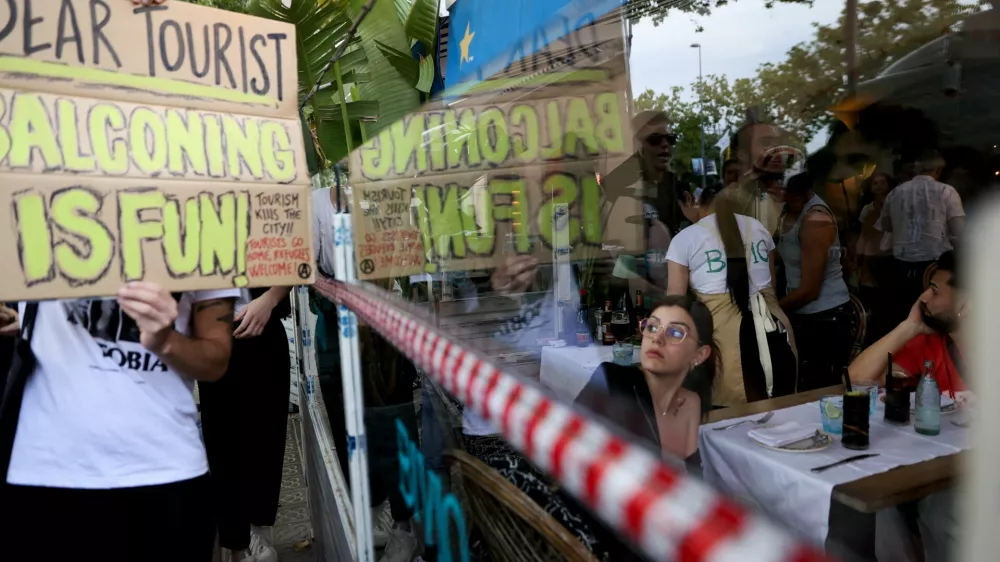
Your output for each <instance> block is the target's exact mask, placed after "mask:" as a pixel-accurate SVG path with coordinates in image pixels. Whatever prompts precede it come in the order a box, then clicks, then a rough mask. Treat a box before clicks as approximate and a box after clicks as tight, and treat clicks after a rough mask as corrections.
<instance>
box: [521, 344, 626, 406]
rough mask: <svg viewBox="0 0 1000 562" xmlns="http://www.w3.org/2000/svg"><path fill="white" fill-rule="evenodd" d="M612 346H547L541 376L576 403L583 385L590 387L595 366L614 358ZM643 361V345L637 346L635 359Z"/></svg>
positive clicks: (558, 395) (543, 382)
mask: <svg viewBox="0 0 1000 562" xmlns="http://www.w3.org/2000/svg"><path fill="white" fill-rule="evenodd" d="M611 347H612V346H610V345H591V346H589V347H569V346H567V347H550V346H546V347H543V348H542V364H541V373H540V375H539V379H540V380H541V382H542V384H543V385H545V386H547V387H548V388H550V389H552V391H553V392H555V394H556V396H557V397H558V398H559V399H561V400H564V401H566V402H572V401H573V400H575V399H576V397H577V395H578V394H580V391H581V390H583V387H585V386H587V382H588V381H590V377H591V376H592V375H593V374H594V369H597V366H598V365H600V364H601V363H610V362H611V361H612V359H613V357H612V356H611ZM639 360H640V351H639V347H635V349H634V350H633V352H632V361H633V362H635V363H637V362H639Z"/></svg>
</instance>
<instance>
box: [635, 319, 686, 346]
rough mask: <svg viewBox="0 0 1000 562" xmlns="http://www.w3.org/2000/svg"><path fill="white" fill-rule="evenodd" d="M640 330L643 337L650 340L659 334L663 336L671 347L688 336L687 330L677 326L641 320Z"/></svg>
mask: <svg viewBox="0 0 1000 562" xmlns="http://www.w3.org/2000/svg"><path fill="white" fill-rule="evenodd" d="M640 328H641V329H642V335H643V336H647V337H651V338H652V337H656V336H657V335H659V334H663V337H664V338H666V340H667V343H669V344H672V345H677V344H680V343H681V342H683V341H684V340H685V339H687V336H688V330H687V328H685V327H684V326H681V325H678V324H667V325H666V326H664V325H662V324H657V323H653V322H650V321H649V320H643V321H642V325H641V326H640Z"/></svg>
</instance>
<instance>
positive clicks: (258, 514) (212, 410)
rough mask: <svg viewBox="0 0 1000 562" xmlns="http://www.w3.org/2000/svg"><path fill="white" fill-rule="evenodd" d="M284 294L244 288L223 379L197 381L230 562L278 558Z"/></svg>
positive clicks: (287, 366) (287, 307)
mask: <svg viewBox="0 0 1000 562" xmlns="http://www.w3.org/2000/svg"><path fill="white" fill-rule="evenodd" d="M290 292H291V287H272V288H270V289H268V288H259V289H243V290H242V291H241V297H240V300H239V301H238V302H237V305H236V308H237V312H236V322H237V323H238V324H237V326H236V329H235V331H234V332H233V337H234V338H235V339H234V341H233V352H232V356H231V358H230V361H229V369H228V370H227V375H226V376H225V377H223V378H222V380H219V381H217V382H200V383H198V395H199V398H200V400H201V415H202V429H203V432H204V436H205V448H206V450H207V452H208V461H209V466H210V467H211V469H212V484H213V488H214V490H215V494H214V497H215V502H216V516H217V518H218V524H219V545H220V546H221V547H222V548H226V549H229V550H230V551H232V553H233V561H234V562H243V561H246V562H276V561H277V559H278V553H277V551H276V550H275V549H274V547H273V546H271V540H270V527H271V526H273V525H274V520H275V517H276V516H277V512H278V495H279V493H280V491H281V475H282V471H281V470H282V469H281V467H282V464H283V463H284V458H285V436H286V435H287V425H288V392H289V384H290V380H289V379H290V377H291V375H290V373H291V363H290V360H289V356H288V336H287V335H286V334H285V327H284V325H283V324H282V323H281V319H282V318H284V317H285V316H288V315H289V314H291V304H290V303H289V299H288V294H289V293H290ZM251 299H252V300H251ZM248 451H253V461H252V462H247V452H248Z"/></svg>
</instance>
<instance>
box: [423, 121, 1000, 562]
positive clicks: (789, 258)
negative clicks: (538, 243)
mask: <svg viewBox="0 0 1000 562" xmlns="http://www.w3.org/2000/svg"><path fill="white" fill-rule="evenodd" d="M874 111H875V112H877V111H878V109H876V110H874ZM869 115H872V112H869ZM910 117H911V118H912V116H910ZM863 118H864V117H863V116H862V119H863ZM870 119H871V120H873V121H876V122H878V123H879V124H880V126H881V125H882V124H883V122H884V116H882V115H878V114H877V113H875V117H871V118H870ZM633 130H634V131H635V132H636V139H635V144H636V146H637V147H638V150H637V153H636V155H635V157H634V158H633V159H632V160H637V161H638V162H640V163H641V165H640V166H639V167H638V169H639V174H638V176H639V177H638V180H639V181H640V182H642V183H641V184H639V185H638V187H636V188H634V189H635V193H636V195H635V197H636V199H638V200H639V201H640V203H641V205H642V206H643V209H644V212H643V214H644V216H646V217H652V218H651V220H648V221H647V224H646V234H647V238H646V244H647V256H648V255H650V252H649V249H650V248H653V247H654V246H656V247H662V246H667V249H666V253H665V255H666V261H667V271H666V274H665V275H662V276H656V277H654V276H653V275H652V272H653V268H652V267H649V265H651V264H647V267H646V268H637V269H639V270H640V271H642V272H644V273H645V279H644V280H643V281H644V284H643V285H642V286H643V288H644V289H645V291H644V292H645V295H646V297H647V298H649V297H652V299H653V303H654V304H653V306H652V307H650V310H651V313H650V314H649V317H648V318H647V319H646V320H645V321H644V323H643V325H642V327H641V333H642V340H641V361H640V362H639V363H638V364H636V365H633V366H631V367H623V366H620V365H615V364H612V363H605V364H602V365H601V366H600V367H599V368H598V369H597V370H596V371H595V372H594V374H593V377H592V379H591V381H590V382H589V383H588V384H587V386H586V387H585V388H584V390H583V391H582V392H581V393H580V394H579V396H578V397H577V399H576V402H577V403H578V404H580V405H583V406H585V407H587V408H588V409H589V410H590V411H592V412H593V413H594V414H595V415H597V416H599V417H600V418H601V419H603V420H605V421H607V422H608V423H612V424H615V425H617V426H619V427H622V428H625V429H626V430H627V431H628V432H629V433H631V434H632V435H633V436H634V437H635V438H636V439H637V440H639V441H640V442H645V443H648V444H649V445H650V447H653V448H655V449H656V450H659V451H661V452H662V453H663V455H664V458H665V459H668V460H677V461H684V463H685V464H686V465H687V466H688V467H689V468H691V469H693V470H697V468H698V464H699V455H698V451H697V443H698V441H697V435H698V426H699V422H700V421H701V420H703V419H704V415H705V414H706V413H707V412H708V411H710V410H712V409H715V408H724V407H729V406H734V405H738V404H741V403H747V402H753V401H757V400H764V399H768V398H774V397H779V396H785V395H789V394H793V393H797V392H803V391H808V390H814V389H820V388H826V387H831V386H834V385H838V384H843V383H844V382H845V378H848V377H849V378H850V379H851V380H853V381H855V382H857V383H871V382H878V383H879V384H883V385H884V382H885V381H884V375H885V372H886V368H887V366H886V364H885V362H886V359H885V358H886V357H887V355H888V353H892V354H893V357H894V364H893V365H892V369H893V370H895V371H897V372H899V373H902V374H905V375H907V376H919V375H920V372H921V368H922V366H923V363H924V361H925V360H932V361H933V362H934V375H935V377H936V379H937V381H938V385H939V387H940V388H941V389H942V391H949V392H950V391H952V390H954V391H956V392H958V393H959V396H960V398H959V399H960V400H973V399H974V398H973V395H972V394H971V392H969V391H968V388H967V386H966V383H965V382H964V379H963V376H962V374H963V370H964V369H963V365H964V357H965V347H964V341H963V339H962V337H961V327H960V322H959V319H960V318H963V315H967V314H968V313H969V304H968V301H967V297H966V296H965V295H966V294H965V291H964V290H963V289H962V287H961V285H960V284H959V282H958V280H959V277H958V267H959V266H958V263H957V258H956V256H957V255H958V254H957V253H956V250H955V248H956V247H957V246H958V243H959V240H960V238H961V236H962V233H963V226H964V225H963V223H964V215H965V213H964V210H963V201H962V198H961V197H960V196H959V195H958V193H957V191H956V189H955V188H954V187H953V186H950V185H948V184H946V183H943V182H942V181H941V178H942V173H943V171H944V169H945V168H946V167H947V163H946V162H945V161H944V159H943V157H942V156H941V153H940V152H939V151H938V150H937V149H936V147H934V146H927V143H924V144H923V145H921V144H920V143H919V140H926V139H918V142H917V143H910V144H909V145H907V144H906V143H902V145H903V146H904V148H903V149H899V150H898V151H893V150H891V147H899V146H901V143H899V142H895V143H889V142H886V136H887V135H891V131H889V132H887V131H885V130H884V129H881V128H879V129H875V130H873V129H872V128H869V129H866V128H865V127H864V126H860V127H858V128H856V129H855V130H853V131H848V130H846V129H841V128H834V130H833V131H832V135H831V138H830V141H829V143H828V144H827V146H826V147H824V148H823V149H821V150H819V151H817V152H816V153H814V154H811V155H809V156H806V155H805V154H803V152H802V151H800V150H799V149H797V148H794V147H792V146H789V145H788V144H786V142H787V140H786V139H787V136H786V135H782V134H781V132H780V131H779V130H778V129H777V128H776V127H774V126H773V125H770V124H766V123H752V124H750V125H747V126H745V127H743V128H741V129H740V130H739V131H737V133H736V134H735V135H734V138H733V141H732V146H733V147H734V148H733V156H732V158H731V159H729V160H727V161H726V163H725V164H724V166H723V168H722V171H723V178H722V179H723V181H721V182H716V183H714V184H710V185H708V186H706V187H705V188H704V189H700V188H699V189H696V188H695V186H690V187H688V186H682V185H679V184H678V182H676V181H674V180H673V178H672V177H671V173H670V167H669V162H670V150H671V146H672V145H673V143H674V142H676V137H675V136H674V135H673V134H672V132H671V131H670V129H669V126H668V124H667V120H666V119H664V118H662V116H660V115H656V114H655V112H647V113H646V114H640V115H638V116H637V117H636V118H635V121H634V125H633ZM848 136H849V137H852V138H851V139H850V142H847V140H846V138H845V137H848ZM906 140H908V141H913V139H906ZM880 143H881V144H880ZM845 144H849V145H850V146H852V147H855V148H854V150H856V151H857V150H859V149H857V148H856V147H857V146H865V147H866V150H867V151H868V152H864V151H859V152H850V151H848V153H847V154H845V153H844V152H845V151H844V149H843V148H842V147H843V146H844V145H845ZM876 161H877V162H878V163H879V164H878V165H874V164H873V163H874V162H876ZM887 162H888V163H887ZM633 170H634V167H633ZM635 179H636V178H635V174H634V172H633V173H632V174H631V175H630V174H628V173H624V172H621V171H617V170H616V171H612V172H611V173H609V174H607V175H606V177H605V178H602V187H604V189H605V190H606V191H607V192H615V191H621V190H622V185H621V183H620V182H629V181H634V180H635ZM845 180H848V181H853V185H854V186H859V185H860V186H861V187H862V189H863V191H862V193H860V194H858V195H859V197H857V198H858V199H861V200H862V201H861V203H862V204H859V205H853V203H854V200H853V198H852V197H851V196H849V195H848V194H847V189H846V185H845V184H846V181H845ZM860 180H863V181H860ZM983 181H984V182H985V181H988V180H985V179H984V180H983ZM723 182H725V183H723ZM831 185H832V186H835V187H836V188H835V189H832V188H831ZM983 187H986V186H983ZM855 189H856V188H855ZM665 192H666V193H668V194H669V195H667V196H664V195H663V194H664V193H665ZM841 193H843V195H841ZM831 194H832V195H831ZM827 197H830V198H831V199H836V200H837V201H836V203H837V207H836V208H834V206H832V205H831V204H829V203H828V202H827V201H826V200H825V199H826V198H827ZM852 209H854V210H856V211H858V214H857V216H855V215H854V214H853V213H852ZM664 231H665V232H666V233H667V235H666V240H664V239H663V236H662V234H660V233H662V232H664ZM654 233H656V234H657V235H658V239H657V240H656V242H655V243H654V242H653V236H654ZM653 253H654V254H655V252H653ZM611 259H612V261H613V260H614V259H615V258H611ZM617 259H618V260H619V262H620V260H621V259H622V257H621V256H619V257H618V258H617ZM639 259H641V258H639ZM550 270H551V267H550V266H545V265H541V264H539V263H538V261H537V260H535V259H533V258H524V257H521V258H513V259H510V260H508V262H507V263H505V264H504V265H503V266H501V267H498V268H497V269H496V270H495V271H494V272H493V273H492V277H491V281H492V289H494V290H495V291H496V292H498V293H500V294H507V295H515V296H516V295H519V294H526V293H528V292H529V291H535V292H538V291H541V292H543V293H544V292H545V291H546V290H550V291H551V287H549V288H548V289H547V288H546V287H547V286H548V285H551V281H549V280H548V279H549V278H550V277H551V271H550ZM577 277H578V276H574V279H576V278H577ZM614 283H615V280H614V279H612V280H611V284H612V285H613V284H614ZM574 287H575V284H574ZM612 290H613V289H612ZM522 300H523V299H522ZM570 304H571V305H572V304H574V303H570ZM549 314H550V315H549V316H548V317H546V314H544V313H543V314H537V315H535V316H534V321H533V322H527V323H524V324H523V325H522V326H521V328H520V330H519V333H517V334H516V335H513V336H512V335H511V334H509V333H505V334H503V335H502V336H501V335H497V336H496V339H500V338H501V337H502V338H504V339H505V340H506V343H507V347H508V348H512V349H526V348H528V347H530V346H531V343H532V342H535V341H537V340H538V339H539V338H541V337H543V336H544V335H546V334H548V333H549V332H551V314H554V311H551V310H550V311H549ZM865 327H867V337H862V335H863V334H865V333H866V332H865V330H864V328H865ZM463 428H464V429H465V432H466V442H467V443H468V444H469V448H468V450H469V451H470V452H473V453H474V454H476V455H477V456H478V457H479V458H480V459H481V460H482V461H483V462H484V463H486V464H487V465H489V466H491V467H494V468H495V469H496V470H497V471H498V472H500V473H501V474H503V475H504V476H505V477H506V478H507V479H508V480H510V481H511V482H513V483H514V484H516V485H518V487H519V488H521V489H522V491H524V492H525V493H527V494H528V496H529V497H531V498H532V499H534V500H535V501H536V502H538V503H539V504H540V505H542V506H543V507H544V508H545V509H546V511H548V512H549V513H550V514H551V515H553V516H554V517H555V518H557V519H558V520H559V521H560V522H562V523H563V525H564V526H566V528H567V529H570V530H571V531H572V532H573V533H574V534H575V535H576V536H577V537H578V538H579V539H580V540H581V541H582V542H583V543H584V544H585V545H587V546H588V548H590V549H591V550H592V551H593V552H594V553H595V554H596V555H597V556H598V558H599V559H606V560H623V559H629V558H628V557H629V556H634V554H633V553H630V552H629V549H628V547H627V546H625V545H622V544H620V541H618V540H617V539H616V538H615V537H614V536H612V535H611V534H609V533H608V531H607V530H606V529H603V528H602V525H601V524H600V523H599V522H598V521H596V520H594V519H592V518H590V517H589V516H588V514H587V513H586V512H585V510H582V509H573V505H574V504H573V502H572V499H571V498H568V497H566V496H565V495H564V494H562V493H561V492H559V491H558V490H556V489H555V488H552V487H550V486H548V485H547V484H546V479H545V477H544V476H543V475H541V474H540V473H538V471H537V470H536V469H534V468H533V467H532V466H531V465H530V463H529V462H528V461H527V460H526V459H524V458H523V457H522V456H521V455H520V454H519V453H518V452H517V451H516V450H514V449H513V448H512V447H510V446H509V445H507V444H506V443H505V442H504V441H503V439H502V438H501V437H500V436H499V435H497V434H496V431H495V429H493V428H491V427H489V425H488V424H483V423H482V420H476V419H475V416H472V415H470V414H468V413H467V414H466V415H465V422H464V423H463ZM470 430H473V431H470ZM428 433H430V432H429V431H428V430H427V429H426V428H425V435H426V434H428ZM483 443H489V446H488V447H484V446H481V444H483ZM952 504H953V498H952V495H951V494H950V493H941V494H933V495H931V496H928V497H927V498H924V499H923V500H921V501H920V502H918V504H916V505H915V506H904V508H903V509H900V510H892V513H882V514H880V515H879V520H880V523H879V528H880V532H883V531H884V530H885V529H890V528H893V529H896V530H897V531H898V533H897V534H899V535H906V536H912V535H913V534H912V533H911V532H910V531H909V529H916V528H918V527H919V529H920V532H919V536H920V539H921V540H922V544H923V548H924V549H925V551H926V553H927V555H928V556H929V557H928V558H927V559H928V560H948V559H949V549H950V547H951V546H953V544H954V535H955V533H956V525H955V520H954V511H953V510H952ZM903 514H906V515H907V517H908V518H909V519H911V520H912V521H909V522H907V524H902V523H899V524H895V525H894V524H893V523H894V522H895V521H897V520H899V519H901V518H902V517H903ZM912 549H913V547H912V545H910V550H912Z"/></svg>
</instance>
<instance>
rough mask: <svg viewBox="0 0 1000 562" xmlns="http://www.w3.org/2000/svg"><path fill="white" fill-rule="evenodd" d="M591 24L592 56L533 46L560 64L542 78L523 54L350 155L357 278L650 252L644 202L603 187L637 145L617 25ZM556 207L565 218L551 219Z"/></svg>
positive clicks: (609, 22) (612, 22)
mask: <svg viewBox="0 0 1000 562" xmlns="http://www.w3.org/2000/svg"><path fill="white" fill-rule="evenodd" d="M594 27H595V28H596V30H595V31H594V32H593V33H590V34H584V35H583V36H593V37H595V40H594V41H595V42H597V43H598V44H591V45H589V46H588V45H583V46H582V48H581V51H586V52H590V53H592V54H593V57H592V58H588V57H584V56H580V52H576V53H569V54H568V56H567V54H566V53H557V54H553V53H552V52H548V51H545V50H543V51H539V52H535V53H533V54H532V55H531V56H532V57H533V58H534V57H548V58H549V59H552V58H558V59H560V60H562V61H563V65H562V67H560V68H561V70H560V71H558V72H554V73H552V72H550V73H548V74H540V75H539V74H536V73H535V72H534V71H533V70H532V69H533V68H534V66H537V65H536V64H535V62H537V61H535V62H527V63H526V62H525V61H523V60H515V61H514V62H513V63H512V64H511V65H509V66H508V68H507V70H506V71H505V72H504V73H502V74H501V75H500V76H498V77H497V78H496V79H495V80H491V81H490V82H492V85H489V86H484V85H479V86H476V87H474V88H472V89H469V90H467V91H466V93H465V96H464V97H463V98H462V99H460V100H456V101H447V102H446V101H441V102H438V103H435V104H431V105H430V106H428V107H427V108H425V110H424V111H421V112H419V113H415V114H412V115H409V116H407V117H405V118H404V119H402V120H401V121H399V122H397V123H394V124H393V125H391V126H390V127H388V128H386V129H384V130H382V131H381V132H380V133H379V135H377V136H376V137H375V138H373V139H371V140H370V141H369V142H368V143H366V144H365V145H364V146H362V147H361V148H360V149H358V150H356V151H355V152H354V153H352V160H351V165H350V171H351V180H352V181H351V186H352V201H353V208H352V218H353V221H354V229H355V234H354V242H355V259H356V261H357V267H358V276H359V278H362V279H377V278H384V277H393V276H403V275H412V274H417V273H424V272H438V271H464V270H470V269H480V268H488V267H494V266H496V265H498V264H499V263H500V262H502V261H503V260H504V259H505V257H506V256H510V255H533V256H535V257H537V258H538V259H539V260H540V261H543V262H548V261H552V259H553V256H554V254H555V253H556V252H562V253H563V255H565V254H567V253H568V254H569V255H570V257H571V259H582V258H585V257H595V256H596V254H597V253H599V252H601V251H603V250H607V249H609V248H613V249H614V250H615V251H625V252H639V251H642V245H643V224H642V221H641V211H640V210H639V202H638V201H637V200H635V199H631V198H627V197H626V198H622V199H621V200H620V201H609V200H608V199H607V197H605V194H604V192H603V190H602V188H601V186H600V184H599V176H600V174H601V173H602V172H604V171H606V170H609V169H612V168H613V167H614V166H615V165H616V164H618V163H620V162H622V161H624V160H625V159H626V158H627V157H628V156H629V155H630V154H632V150H633V148H632V134H631V129H630V126H629V116H628V111H627V109H628V102H629V100H628V75H627V70H626V64H625V58H624V55H623V47H622V36H621V28H620V21H618V20H615V19H613V18H612V19H610V20H604V21H602V22H598V23H597V24H594ZM553 46H555V44H553ZM598 46H600V47H601V48H598ZM574 56H575V58H574ZM522 67H523V69H522ZM561 204H565V205H566V206H567V207H565V208H566V209H567V210H568V216H566V217H565V220H561V221H556V220H555V212H556V209H557V207H558V206H559V205H561ZM623 206H628V207H630V208H629V210H627V211H625V210H623V209H622V207H623ZM614 209H617V211H614V212H612V211H613V210H614ZM612 216H616V217H619V218H621V217H636V216H638V217H640V220H639V221H637V222H635V223H632V222H629V221H626V220H617V221H610V220H609V219H610V217H612ZM567 244H568V247H566V245H567Z"/></svg>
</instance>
